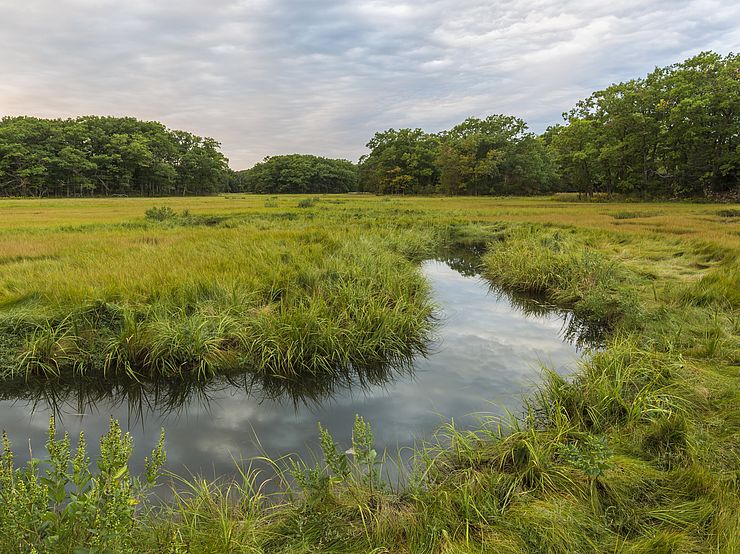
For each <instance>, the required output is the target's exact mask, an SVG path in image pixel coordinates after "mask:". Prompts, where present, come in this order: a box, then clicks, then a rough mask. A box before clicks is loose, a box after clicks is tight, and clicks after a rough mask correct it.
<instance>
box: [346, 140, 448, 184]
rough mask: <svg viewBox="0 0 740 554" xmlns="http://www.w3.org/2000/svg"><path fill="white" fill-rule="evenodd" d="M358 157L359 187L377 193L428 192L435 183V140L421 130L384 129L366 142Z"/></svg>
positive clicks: (437, 171)
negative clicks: (364, 154)
mask: <svg viewBox="0 0 740 554" xmlns="http://www.w3.org/2000/svg"><path fill="white" fill-rule="evenodd" d="M367 147H368V148H369V149H370V154H368V155H367V156H363V157H362V158H360V177H361V188H362V190H363V191H366V192H375V193H379V194H424V193H427V194H428V193H432V192H434V191H435V190H436V187H437V185H438V183H439V168H438V167H437V163H436V159H437V155H438V151H439V137H438V136H437V135H433V134H428V133H425V132H424V131H422V130H421V129H399V130H398V131H397V130H395V129H388V130H387V131H383V132H381V133H375V136H374V137H373V138H372V139H371V140H370V142H368V143H367Z"/></svg>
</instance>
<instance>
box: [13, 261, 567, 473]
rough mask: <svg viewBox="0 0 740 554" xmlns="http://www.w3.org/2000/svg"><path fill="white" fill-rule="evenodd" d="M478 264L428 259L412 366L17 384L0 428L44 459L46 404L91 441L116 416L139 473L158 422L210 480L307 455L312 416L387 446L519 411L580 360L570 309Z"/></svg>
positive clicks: (175, 462)
mask: <svg viewBox="0 0 740 554" xmlns="http://www.w3.org/2000/svg"><path fill="white" fill-rule="evenodd" d="M476 263H477V262H476V261H475V258H474V257H471V258H463V257H462V256H456V257H455V256H451V257H449V258H448V259H447V262H446V263H445V262H441V261H429V262H426V263H425V264H424V265H423V271H424V273H425V274H426V276H427V278H428V279H429V281H430V283H431V285H432V287H433V291H434V296H435V301H436V303H437V304H438V306H440V308H441V313H440V314H439V317H440V326H439V328H438V336H437V337H436V340H435V342H434V344H432V345H431V349H430V354H429V355H428V356H427V357H419V358H417V359H416V360H413V364H407V365H404V364H401V367H394V368H389V367H376V368H367V371H362V372H356V373H357V375H346V376H342V377H339V378H336V379H333V380H330V381H327V380H321V381H316V382H305V381H304V382H301V383H297V382H291V381H286V380H279V379H274V380H264V379H256V378H255V377H254V376H248V375H242V376H238V377H230V378H223V379H214V380H212V381H210V382H208V383H205V384H203V383H183V382H178V383H172V382H166V381H154V382H148V383H136V382H129V383H124V382H120V381H119V382H117V383H110V382H107V383H106V382H103V381H99V380H87V381H85V382H80V381H69V382H61V381H60V382H56V383H54V385H53V386H48V383H25V382H20V383H15V384H14V385H13V386H7V387H4V388H3V390H2V391H0V399H2V400H0V427H2V428H4V429H6V430H7V431H8V434H9V436H10V438H11V440H12V441H13V442H14V443H15V444H16V446H17V447H18V446H20V445H25V444H26V443H27V441H28V439H29V438H30V445H31V447H32V449H33V452H34V454H35V455H43V454H44V452H43V444H44V442H45V435H46V428H47V424H48V417H49V414H50V413H51V412H55V413H57V414H58V416H59V417H60V418H61V422H62V424H63V427H64V428H65V430H67V431H69V432H70V434H72V435H73V436H74V435H75V434H77V433H79V431H80V430H84V431H85V433H86V434H87V436H88V437H89V438H92V437H97V436H99V435H100V434H102V433H104V432H105V431H106V429H107V426H108V418H109V417H115V418H117V419H119V420H120V421H121V422H122V425H123V426H124V428H126V427H127V428H128V430H129V431H130V432H131V433H132V435H133V436H134V441H135V445H136V452H137V455H136V456H135V464H134V470H139V469H141V468H140V467H138V466H137V465H136V464H137V463H139V461H140V459H142V458H143V456H144V455H145V454H146V452H147V451H148V450H150V449H151V448H152V447H153V446H154V444H155V443H156V440H157V438H158V434H159V429H160V427H164V428H165V429H166V431H167V450H168V468H169V469H171V470H173V471H175V472H183V471H185V470H190V471H193V472H198V473H204V474H206V475H209V476H213V475H229V474H232V473H233V467H234V466H233V460H234V459H235V458H236V459H239V458H242V457H243V458H249V457H251V456H255V455H259V454H268V455H270V456H273V457H277V456H281V455H284V454H286V453H297V454H299V455H304V456H305V455H307V454H308V453H309V451H310V450H311V449H313V448H315V446H316V442H317V441H316V435H317V432H316V423H317V422H318V421H321V422H322V424H323V425H325V426H326V427H328V428H329V429H330V431H331V432H332V433H333V434H334V435H335V437H336V438H337V439H338V440H339V442H340V443H342V444H347V443H348V441H349V437H350V433H351V427H352V423H353V421H354V415H355V414H361V415H363V416H364V417H365V418H366V419H367V420H368V421H370V422H371V423H372V424H373V428H374V430H375V434H376V438H377V442H378V446H379V447H380V448H388V449H389V450H391V451H396V450H397V449H398V448H400V447H404V446H410V445H412V444H413V443H414V441H415V440H416V439H420V438H425V437H429V436H430V434H431V433H432V432H433V431H434V429H435V428H436V427H437V426H438V425H439V424H440V423H441V422H442V421H443V418H454V419H455V422H456V424H457V425H459V426H461V427H473V426H475V425H476V424H477V421H476V417H475V416H473V415H472V414H474V413H476V412H489V413H490V412H494V413H502V412H503V410H504V409H509V410H513V411H516V410H517V409H518V408H519V407H520V406H521V398H522V396H523V395H525V394H526V393H527V392H528V391H530V390H531V388H532V386H533V384H534V383H535V382H536V380H537V379H538V366H539V365H540V364H547V365H548V366H550V367H553V368H555V369H556V370H558V371H566V370H567V368H570V367H572V366H573V364H574V362H575V361H576V360H577V359H578V356H579V354H578V351H577V348H576V347H575V346H574V345H573V344H572V343H570V342H568V341H567V340H563V334H564V333H566V332H567V325H568V323H567V321H568V317H567V314H565V315H564V314H563V313H556V312H553V311H551V310H550V309H549V308H548V307H547V306H544V305H541V304H540V305H538V304H536V303H525V302H523V301H522V300H520V299H518V298H513V297H510V296H508V295H505V294H502V293H501V292H500V291H497V292H492V291H491V289H490V286H489V284H488V283H487V282H486V281H484V280H482V279H480V278H479V277H476V276H475V275H476V273H477V269H476V267H477V266H476ZM453 268H454V269H453ZM564 325H565V327H564ZM90 442H92V441H90ZM18 450H19V456H18V457H19V458H20V459H22V457H23V452H21V451H20V450H21V449H20V448H18ZM23 450H25V449H23ZM92 453H93V454H95V452H94V449H93V452H92Z"/></svg>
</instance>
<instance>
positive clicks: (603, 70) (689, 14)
mask: <svg viewBox="0 0 740 554" xmlns="http://www.w3.org/2000/svg"><path fill="white" fill-rule="evenodd" d="M739 19H740V6H739V5H737V3H736V2H731V1H724V0H721V1H720V0H653V1H647V2H645V1H640V2H638V1H636V0H625V1H623V2H619V3H617V4H615V3H598V2H590V1H586V0H565V1H555V0H535V1H532V2H526V3H523V2H510V1H509V2H504V1H501V0H493V1H492V0H427V1H423V2H422V1H420V0H418V1H416V0H415V1H413V2H397V1H380V0H370V1H368V0H351V1H346V2H335V1H329V0H316V1H308V0H290V1H289V0H272V1H268V0H242V1H237V0H211V1H210V2H199V1H196V0H179V1H174V0H161V1H158V2H150V1H147V0H133V1H128V2H118V1H114V0H102V1H93V0H65V1H58V0H27V1H24V2H13V1H11V0H0V51H2V52H3V55H2V56H1V57H0V76H2V77H0V114H3V115H16V114H31V115H38V116H44V117H69V116H75V115H82V114H91V113H94V114H112V115H133V116H135V117H140V118H144V119H156V120H159V121H162V122H164V123H165V124H167V125H168V126H170V127H173V128H182V129H187V130H190V131H193V132H195V133H198V134H201V135H207V136H213V137H214V138H216V139H218V140H220V141H221V142H222V144H223V149H224V152H225V153H226V154H227V156H229V158H230V159H231V161H232V166H233V167H235V168H242V167H247V166H249V165H251V164H252V163H254V162H256V161H258V160H260V159H261V158H262V157H264V156H265V155H270V154H278V153H288V152H310V153H315V154H321V155H328V156H337V157H346V158H350V159H356V158H357V157H358V156H359V155H361V154H362V153H363V152H364V144H365V143H366V142H367V141H368V139H369V138H370V137H371V136H372V134H373V133H374V132H375V131H378V130H382V129H386V128H388V127H403V126H410V127H422V128H424V129H427V130H430V131H433V130H439V129H442V128H446V127H449V126H451V125H453V124H454V123H456V122H459V121H460V120H462V119H464V118H465V117H467V116H470V115H475V116H485V115H488V114H491V113H511V114H515V115H519V116H521V117H524V118H525V119H526V120H527V121H529V122H530V124H531V126H532V127H533V128H534V129H535V130H537V131H541V130H543V129H544V128H545V127H546V126H547V125H549V124H552V123H555V122H557V121H559V120H560V114H561V113H562V112H563V111H565V110H567V109H568V108H570V107H571V106H572V104H573V103H574V102H575V101H577V100H579V99H580V98H582V97H584V96H587V95H588V94H589V93H590V92H591V91H592V90H594V89H597V88H601V87H604V86H606V85H608V84H610V83H611V82H613V81H617V80H624V79H629V78H632V77H637V76H641V75H643V74H645V73H646V72H648V71H650V70H651V69H652V68H653V67H655V66H656V65H666V64H669V63H672V62H676V61H680V60H682V59H684V58H686V57H688V56H689V55H692V54H695V53H697V52H699V51H701V50H707V49H714V50H717V51H720V52H722V53H726V52H728V51H731V50H737V49H738V46H739V45H740V28H738V26H737V25H736V24H735V22H736V21H738V20H739Z"/></svg>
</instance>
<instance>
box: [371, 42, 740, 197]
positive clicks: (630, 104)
mask: <svg viewBox="0 0 740 554" xmlns="http://www.w3.org/2000/svg"><path fill="white" fill-rule="evenodd" d="M563 118H564V120H565V122H564V123H563V124H561V125H555V126H553V127H550V128H549V129H547V131H546V132H545V133H543V134H542V135H540V136H536V135H534V134H533V133H531V132H530V131H528V128H527V124H526V123H525V122H524V121H523V120H521V119H519V118H517V117H513V116H508V115H492V116H490V117H487V118H485V119H476V118H469V119H466V120H465V121H464V122H462V123H460V124H459V125H456V126H455V127H453V128H452V129H450V130H449V131H442V132H440V133H426V132H424V131H422V130H421V129H398V130H396V129H389V130H387V131H383V132H380V133H376V134H375V136H374V137H373V138H372V139H371V140H370V142H369V143H368V144H367V147H368V148H369V149H370V153H369V154H367V155H366V156H364V157H363V158H362V159H361V160H360V175H361V187H362V190H365V191H369V192H375V193H384V194H387V193H395V194H430V193H441V194H450V195H456V194H474V195H477V194H507V195H508V194H540V193H544V192H551V191H577V192H581V193H584V194H586V195H591V194H593V193H596V192H601V193H607V194H612V193H622V194H628V195H629V194H636V195H639V196H641V197H653V198H657V197H679V198H680V197H693V198H696V197H713V196H722V195H730V196H733V195H737V193H738V187H739V186H740V184H739V170H740V57H739V56H738V55H737V54H728V55H727V56H724V57H723V56H721V55H719V54H716V53H713V52H704V53H701V54H699V55H697V56H695V57H693V58H690V59H688V60H686V61H685V62H683V63H678V64H674V65H671V66H668V67H664V68H657V69H656V70H655V71H653V72H652V73H650V74H649V75H648V76H647V77H645V78H643V79H633V80H631V81H627V82H624V83H619V84H615V85H612V86H610V87H608V88H606V89H604V90H600V91H597V92H594V93H593V94H592V95H591V96H589V97H588V98H586V99H584V100H582V101H580V102H578V103H577V104H576V106H575V107H574V108H573V109H572V110H570V111H569V112H567V113H565V114H563Z"/></svg>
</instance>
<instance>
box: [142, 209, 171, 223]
mask: <svg viewBox="0 0 740 554" xmlns="http://www.w3.org/2000/svg"><path fill="white" fill-rule="evenodd" d="M144 215H145V216H146V218H147V219H151V220H152V221H165V220H168V219H174V218H176V217H177V214H176V213H175V210H173V209H172V208H170V207H168V206H160V207H156V206H155V207H152V208H149V209H148V210H147V211H146V212H145V214H144Z"/></svg>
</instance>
